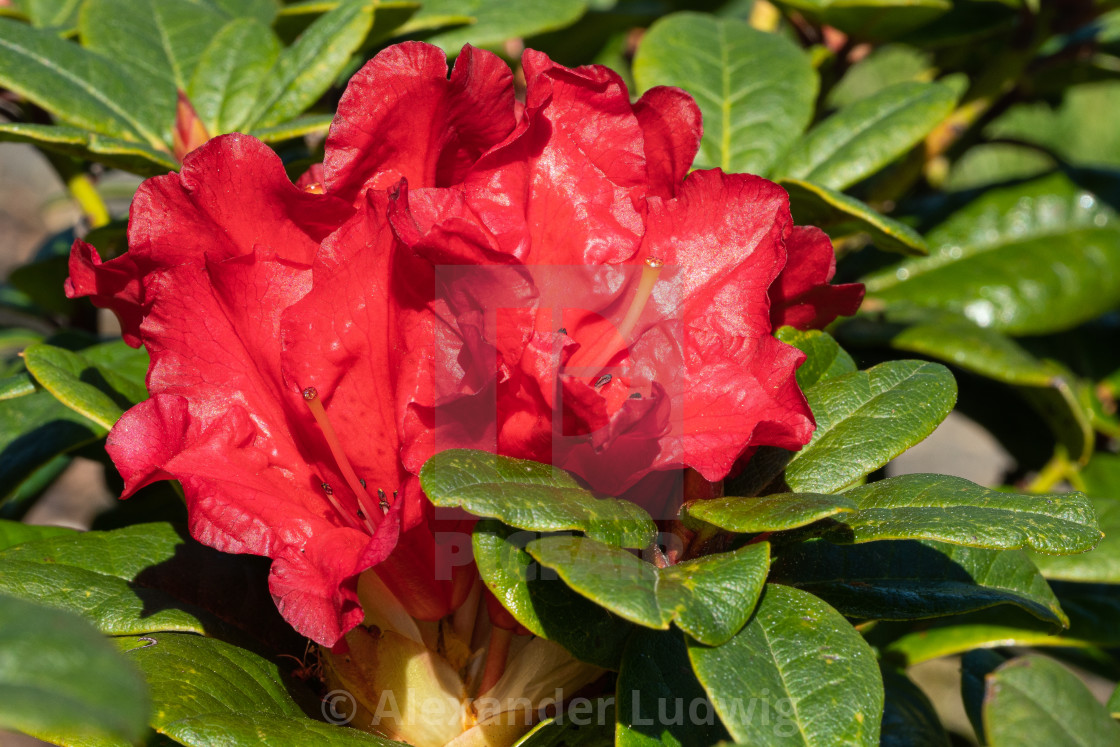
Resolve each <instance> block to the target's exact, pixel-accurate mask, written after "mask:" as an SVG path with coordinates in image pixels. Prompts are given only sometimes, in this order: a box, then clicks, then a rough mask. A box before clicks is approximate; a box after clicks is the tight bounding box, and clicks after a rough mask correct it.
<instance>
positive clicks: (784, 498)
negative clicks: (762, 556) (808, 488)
mask: <svg viewBox="0 0 1120 747" xmlns="http://www.w3.org/2000/svg"><path fill="white" fill-rule="evenodd" d="M855 508H856V504H855V503H854V502H852V501H851V500H849V499H848V498H845V497H844V496H842V495H821V494H817V493H776V494H774V495H767V496H762V497H759V498H738V497H734V496H725V497H722V498H713V499H711V500H705V501H696V502H694V503H690V504H688V505H687V506H685V507H684V509H683V515H682V519H683V520H684V521H685V523H686V524H687V525H688V526H689V527H692V528H699V527H700V526H701V525H703V524H710V525H712V526H714V527H719V528H720V529H724V530H726V531H728V532H737V533H742V534H746V533H753V532H783V531H787V530H789V529H796V528H798V527H803V526H806V525H808V524H812V523H813V522H815V521H820V520H821V519H827V518H828V517H830V516H836V515H838V514H844V513H847V512H850V511H854V510H855Z"/></svg>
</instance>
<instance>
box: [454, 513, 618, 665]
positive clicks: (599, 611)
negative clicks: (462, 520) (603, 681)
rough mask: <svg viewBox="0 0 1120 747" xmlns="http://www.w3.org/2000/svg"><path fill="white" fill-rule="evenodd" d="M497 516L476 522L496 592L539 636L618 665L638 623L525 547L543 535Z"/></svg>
mask: <svg viewBox="0 0 1120 747" xmlns="http://www.w3.org/2000/svg"><path fill="white" fill-rule="evenodd" d="M539 536H540V535H538V534H537V533H536V532H523V531H518V530H516V529H513V528H511V527H507V526H505V525H504V524H501V523H499V522H497V521H494V520H492V519H483V520H482V521H480V522H478V524H476V525H475V529H474V536H473V537H472V543H473V546H474V559H475V562H476V563H477V564H478V572H479V575H481V576H482V580H483V582H484V583H485V584H486V588H488V589H489V590H490V591H491V593H492V594H493V595H494V596H495V597H496V598H497V599H498V601H499V602H501V603H502V606H504V607H505V608H506V609H507V610H509V613H510V614H511V615H513V617H514V619H516V620H517V621H518V622H519V623H521V624H522V625H524V626H525V627H526V628H528V629H529V630H530V631H532V632H533V633H534V634H535V635H539V636H541V637H542V638H547V639H549V640H550V641H555V642H556V643H559V644H560V645H562V646H563V647H564V648H566V649H568V650H569V651H570V652H572V654H573V655H574V656H576V657H577V658H579V659H581V660H583V661H586V662H588V663H589V664H596V665H598V666H601V667H604V668H606V669H618V666H619V661H620V658H621V656H622V649H623V646H624V645H625V644H626V641H627V640H628V639H629V638H630V636H631V633H632V632H633V627H632V626H631V625H630V624H629V623H627V622H626V621H624V620H622V619H621V618H619V617H616V616H615V615H613V614H612V613H610V612H608V611H607V610H605V609H603V608H602V607H600V606H599V605H597V604H595V603H593V602H590V601H588V600H587V599H584V598H583V597H582V596H580V595H579V594H577V593H575V592H574V591H572V590H571V589H570V588H568V586H567V585H565V584H563V583H559V579H557V577H556V574H554V573H553V572H551V571H548V570H545V569H543V568H542V567H541V566H540V564H539V563H537V562H536V561H535V560H533V558H532V557H531V556H530V555H529V553H527V552H525V550H524V549H522V548H524V546H525V545H526V544H527V543H528V542H530V541H531V540H534V539H536V538H537V537H539Z"/></svg>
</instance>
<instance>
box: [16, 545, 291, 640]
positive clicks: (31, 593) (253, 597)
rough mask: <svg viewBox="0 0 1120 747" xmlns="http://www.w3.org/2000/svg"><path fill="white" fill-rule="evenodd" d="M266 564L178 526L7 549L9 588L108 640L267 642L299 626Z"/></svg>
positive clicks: (283, 637) (286, 636) (288, 634)
mask: <svg viewBox="0 0 1120 747" xmlns="http://www.w3.org/2000/svg"><path fill="white" fill-rule="evenodd" d="M267 567H268V563H267V561H262V560H259V559H257V558H246V557H240V556H232V555H226V554H224V553H220V552H218V551H216V550H212V549H210V548H207V547H204V546H202V545H200V544H199V543H197V542H195V541H194V540H191V539H190V538H189V537H188V536H187V534H186V531H185V530H184V529H176V528H174V527H172V526H171V525H169V524H164V523H155V524H138V525H134V526H129V527H126V528H124V529H119V530H114V531H110V532H96V531H95V532H81V533H77V534H68V535H63V536H58V537H50V538H46V539H41V540H38V541H35V542H24V543H22V544H19V545H15V546H13V547H9V548H7V549H6V550H3V551H0V592H3V593H7V594H11V595H13V596H18V597H21V598H24V599H28V600H31V601H37V602H40V603H42V604H46V605H48V606H51V607H56V608H60V609H67V610H70V611H72V612H77V613H78V614H80V615H82V616H83V617H85V618H86V619H88V620H89V621H91V622H93V623H94V624H95V625H96V626H97V627H98V629H100V630H101V631H102V632H103V633H107V634H109V635H136V634H144V633H150V632H153V631H160V630H177V631H184V632H192V633H203V634H207V635H218V636H221V637H223V638H227V639H228V638H231V637H232V638H234V639H238V640H240V639H241V637H242V636H240V634H239V633H237V631H235V630H234V629H233V628H232V627H231V626H230V625H229V624H226V623H223V622H220V621H219V620H218V619H217V618H216V617H215V615H214V614H211V613H209V612H207V611H206V610H213V611H214V612H215V613H217V614H220V615H221V616H222V617H223V618H224V619H227V620H235V621H236V622H237V624H239V625H242V626H249V627H251V628H252V631H253V634H254V637H255V638H257V639H260V640H264V641H266V642H267V643H270V644H271V643H278V642H279V643H285V644H287V643H289V642H290V640H291V636H292V633H291V629H290V627H289V626H287V624H286V623H284V622H283V621H282V620H281V619H280V617H279V614H278V613H277V612H276V608H275V605H274V604H273V603H272V600H271V598H270V596H269V595H268V590H267Z"/></svg>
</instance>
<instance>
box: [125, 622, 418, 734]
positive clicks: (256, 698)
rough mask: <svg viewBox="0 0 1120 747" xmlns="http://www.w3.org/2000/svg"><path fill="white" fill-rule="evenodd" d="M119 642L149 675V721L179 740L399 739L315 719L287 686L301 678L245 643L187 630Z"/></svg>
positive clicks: (289, 686) (126, 638)
mask: <svg viewBox="0 0 1120 747" xmlns="http://www.w3.org/2000/svg"><path fill="white" fill-rule="evenodd" d="M115 643H116V644H117V646H118V647H119V648H120V650H121V651H123V652H125V655H126V656H127V657H128V658H129V659H130V660H131V661H132V662H134V663H135V664H136V666H137V667H139V668H140V670H141V671H142V672H143V673H144V677H145V679H146V680H147V682H148V687H149V688H150V689H151V694H152V702H153V705H154V708H153V714H152V718H151V722H150V723H151V726H152V727H153V728H154V729H155V730H156V731H157V732H159V733H160V734H166V735H167V736H169V737H171V738H172V739H174V740H175V741H177V742H179V743H181V744H185V745H198V746H199V747H203V746H204V745H212V744H217V743H221V744H228V745H235V746H237V747H240V746H241V745H245V746H246V747H248V745H258V744H324V745H335V744H338V745H390V744H396V743H394V742H389V741H388V740H384V739H378V738H376V737H373V736H371V735H368V734H363V733H362V732H360V731H357V730H354V729H346V728H341V727H338V726H333V725H330V724H324V723H322V722H320V721H312V720H310V719H309V718H307V717H306V716H305V715H304V711H303V710H302V709H301V708H300V707H299V705H298V704H297V703H296V701H295V700H293V699H292V696H291V695H290V694H289V691H290V690H291V689H293V688H295V689H296V690H297V691H299V690H302V686H300V685H294V684H293V683H292V682H291V681H290V680H287V679H286V678H285V677H284V676H283V674H282V673H281V671H280V668H279V667H278V666H277V665H276V664H274V663H273V662H270V661H268V660H266V659H263V658H261V657H259V656H257V655H256V654H253V653H251V652H249V651H246V650H245V649H241V648H237V647H236V646H231V645H230V644H228V643H224V642H222V641H216V640H214V639H211V638H202V637H200V636H193V635H184V634H182V633H155V634H153V635H149V636H143V637H139V638H136V637H121V638H117V639H115ZM184 672H190V673H191V676H189V677H184V676H183V674H184ZM303 693H304V696H305V699H306V700H309V701H310V700H311V699H310V698H306V696H307V695H309V693H307V692H306V690H304V691H303ZM311 702H313V701H311Z"/></svg>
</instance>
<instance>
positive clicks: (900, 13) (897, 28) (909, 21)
mask: <svg viewBox="0 0 1120 747" xmlns="http://www.w3.org/2000/svg"><path fill="white" fill-rule="evenodd" d="M776 1H777V4H778V5H780V6H782V7H785V8H790V9H792V10H796V11H798V12H800V13H802V14H803V15H804V16H805V17H806V18H809V19H812V20H813V21H815V22H817V23H820V24H827V25H829V26H834V27H836V28H838V29H840V30H841V31H843V32H844V33H847V34H851V35H852V36H855V37H856V38H857V39H874V40H883V39H893V38H895V37H897V36H900V35H902V34H904V33H906V32H908V31H912V30H913V29H916V28H920V27H921V26H924V25H925V24H927V23H929V22H930V21H932V20H933V19H935V18H937V17H938V16H940V15H941V14H943V13H944V12H945V11H947V10H949V9H950V8H952V7H953V4H952V3H951V2H950V0H886V1H885V2H884V1H883V0H878V1H877V0H776Z"/></svg>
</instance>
